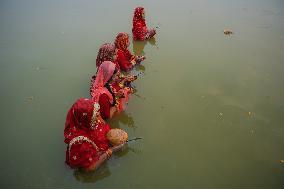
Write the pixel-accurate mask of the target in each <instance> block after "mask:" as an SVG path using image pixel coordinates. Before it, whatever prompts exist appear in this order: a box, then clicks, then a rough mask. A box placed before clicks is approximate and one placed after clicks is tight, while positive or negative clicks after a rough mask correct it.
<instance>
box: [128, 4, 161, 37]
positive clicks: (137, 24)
mask: <svg viewBox="0 0 284 189" xmlns="http://www.w3.org/2000/svg"><path fill="white" fill-rule="evenodd" d="M132 34H133V39H134V40H140V41H143V40H146V39H150V38H151V37H153V36H154V35H155V34H156V30H155V29H150V30H148V29H147V25H146V21H145V10H144V8H143V7H136V8H135V10H134V16H133V26H132Z"/></svg>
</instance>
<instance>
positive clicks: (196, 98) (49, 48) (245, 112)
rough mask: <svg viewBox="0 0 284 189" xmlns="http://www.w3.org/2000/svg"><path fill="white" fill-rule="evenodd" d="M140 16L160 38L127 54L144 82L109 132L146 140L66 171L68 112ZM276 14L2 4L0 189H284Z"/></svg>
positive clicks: (200, 3) (63, 2)
mask: <svg viewBox="0 0 284 189" xmlns="http://www.w3.org/2000/svg"><path fill="white" fill-rule="evenodd" d="M137 5H143V6H145V8H146V11H147V12H146V17H147V20H148V25H149V26H150V27H154V26H159V29H158V36H157V37H156V42H154V41H151V43H150V42H148V43H145V44H141V43H139V44H136V43H135V44H133V43H132V44H131V49H132V50H133V46H134V51H135V52H136V53H144V54H145V55H146V56H147V60H145V62H144V63H143V67H140V68H139V69H140V70H142V71H143V72H144V74H143V75H142V76H141V77H140V78H139V79H138V80H137V81H136V83H135V86H136V88H137V93H136V95H134V96H132V98H131V99H130V103H129V105H128V108H127V111H126V112H125V113H124V114H122V115H120V116H117V117H115V118H114V120H112V121H111V125H112V126H113V127H114V126H115V127H121V128H123V129H125V130H127V132H128V133H129V135H130V136H140V137H143V140H140V141H138V142H134V143H131V144H130V145H129V146H128V147H129V148H128V150H126V151H124V152H123V153H120V154H117V155H116V156H113V157H112V158H111V160H110V161H108V162H107V164H105V165H104V166H103V167H101V169H99V170H98V172H95V173H91V174H84V173H81V172H74V171H73V170H71V169H69V168H68V167H67V166H65V164H64V159H65V144H64V143H63V127H64V122H65V116H66V113H67V110H68V108H69V107H70V106H71V104H72V103H73V102H74V101H75V100H76V99H77V98H79V97H88V91H89V80H90V77H91V75H92V74H93V73H95V58H96V54H97V51H98V48H99V46H100V45H101V44H102V43H105V42H113V40H114V36H115V35H116V34H117V33H118V32H120V31H126V32H128V33H130V32H131V20H132V12H133V8H134V7H135V6H137ZM283 11H284V2H283V1H282V0H271V1H264V0H248V1H247V0H240V1H233V0H230V1H225V0H217V1H209V0H190V1H189V0H188V1H186V0H183V1H166V0H159V1H158V0H157V1H149V0H147V1H144V2H141V1H131V0H128V1H127V0H120V1H116V0H112V1H111V0H110V1H94V0H84V1H79V0H57V1H55V0H49V1H37V0H34V1H29V0H27V1H21V0H18V1H14V0H2V1H0V87H1V90H0V97H1V98H0V104H1V107H0V115H1V128H2V130H1V137H0V147H1V148H0V149H1V155H0V161H1V164H2V165H1V170H0V184H1V188H5V189H6V188H28V189H30V188H54V189H56V188H70V189H71V188H123V189H126V188H130V189H131V188H136V189H138V188H143V189H145V188H192V189H211V188H212V189H228V188H230V189H272V188H273V189H281V188H284V180H283V178H284V164H283V163H281V162H280V160H282V159H284V150H283V149H284V121H283V115H284V108H283V107H284V88H283V81H284V74H283V71H284V53H283V52H284V51H283V49H284V22H283V20H284V12H283ZM226 27H228V28H230V29H232V30H233V31H234V35H232V36H231V37H226V36H224V35H223V32H222V31H223V29H224V28H226ZM143 46H144V48H143ZM137 69H138V68H137Z"/></svg>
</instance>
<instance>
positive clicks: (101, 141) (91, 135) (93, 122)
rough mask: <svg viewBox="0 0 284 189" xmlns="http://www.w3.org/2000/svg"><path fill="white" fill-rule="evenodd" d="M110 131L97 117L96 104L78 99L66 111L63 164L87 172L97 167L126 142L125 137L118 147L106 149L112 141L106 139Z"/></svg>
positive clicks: (98, 115)
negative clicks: (65, 147)
mask: <svg viewBox="0 0 284 189" xmlns="http://www.w3.org/2000/svg"><path fill="white" fill-rule="evenodd" d="M111 130H112V129H110V127H109V125H108V124H106V123H105V121H104V120H103V119H102V117H101V116H100V105H99V104H98V103H97V102H94V101H92V100H90V99H85V98H80V99H78V100H77V101H76V102H75V103H74V104H73V105H72V107H71V108H70V110H69V111H68V114H67V117H66V122H65V128H64V142H65V143H66V144H68V146H67V150H66V161H65V162H66V164H67V165H69V166H70V167H71V168H82V169H84V170H87V171H90V170H94V169H96V168H97V167H99V166H100V165H101V164H102V163H103V162H104V161H105V160H106V159H107V158H108V157H110V156H111V154H112V152H113V151H117V150H120V149H121V148H122V147H123V145H124V143H125V142H126V140H127V134H126V133H125V134H124V136H123V138H122V139H121V140H120V143H116V146H114V147H109V143H110V142H112V140H113V139H112V138H110V137H108V134H109V133H110V132H111ZM119 137H120V138H121V137H122V136H119ZM116 141H117V140H116Z"/></svg>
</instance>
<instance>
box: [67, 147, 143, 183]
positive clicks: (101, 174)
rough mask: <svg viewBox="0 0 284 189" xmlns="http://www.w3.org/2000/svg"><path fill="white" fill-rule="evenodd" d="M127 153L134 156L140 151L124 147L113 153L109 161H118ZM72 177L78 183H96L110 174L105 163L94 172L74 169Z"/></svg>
mask: <svg viewBox="0 0 284 189" xmlns="http://www.w3.org/2000/svg"><path fill="white" fill-rule="evenodd" d="M129 151H131V152H133V153H135V154H139V153H141V151H140V150H136V149H133V148H130V147H128V145H125V147H124V148H123V149H122V150H121V151H119V152H116V153H114V154H113V156H112V158H111V159H112V160H115V161H118V160H119V158H121V157H122V156H124V155H127V153H128V152H129ZM73 175H74V177H75V178H76V180H77V181H79V182H83V183H95V182H97V181H100V180H103V179H104V178H106V177H109V176H110V175H111V172H110V170H109V168H108V164H107V162H105V163H103V164H102V165H101V166H100V167H99V168H98V169H97V170H95V171H91V172H87V171H84V170H82V169H76V170H75V171H74V173H73Z"/></svg>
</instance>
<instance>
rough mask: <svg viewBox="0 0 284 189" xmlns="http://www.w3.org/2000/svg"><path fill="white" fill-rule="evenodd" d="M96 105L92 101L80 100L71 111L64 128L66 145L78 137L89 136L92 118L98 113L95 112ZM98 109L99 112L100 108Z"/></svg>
mask: <svg viewBox="0 0 284 189" xmlns="http://www.w3.org/2000/svg"><path fill="white" fill-rule="evenodd" d="M94 104H95V103H94V102H93V101H92V100H90V99H87V98H80V99H78V100H77V101H76V102H75V103H74V104H73V105H72V107H71V108H70V109H69V111H68V114H67V117H66V122H65V128H64V142H65V143H67V144H68V143H69V142H70V140H72V139H73V138H74V137H76V136H79V135H84V136H86V135H87V133H88V131H89V129H90V127H91V126H92V125H91V123H92V122H91V120H92V117H93V116H94V113H96V112H95V111H94ZM96 104H97V103H96ZM97 109H98V110H99V107H98V108H97ZM98 110H96V111H98Z"/></svg>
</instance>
